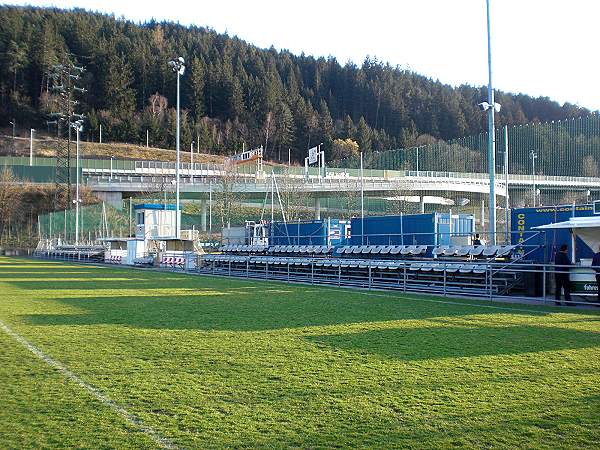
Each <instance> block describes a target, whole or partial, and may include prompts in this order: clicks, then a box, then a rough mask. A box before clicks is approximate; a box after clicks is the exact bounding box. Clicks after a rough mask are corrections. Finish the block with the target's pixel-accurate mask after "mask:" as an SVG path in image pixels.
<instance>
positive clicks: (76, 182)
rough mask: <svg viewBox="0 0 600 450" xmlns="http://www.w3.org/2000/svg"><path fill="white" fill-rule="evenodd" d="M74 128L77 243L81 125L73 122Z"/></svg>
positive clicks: (77, 234)
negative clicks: (75, 133) (75, 137)
mask: <svg viewBox="0 0 600 450" xmlns="http://www.w3.org/2000/svg"><path fill="white" fill-rule="evenodd" d="M75 125H76V126H75V130H76V131H77V147H76V148H77V151H76V156H75V160H76V166H77V167H76V172H77V173H76V176H75V177H76V178H75V180H76V181H75V245H79V202H80V200H79V132H80V131H81V126H80V124H79V123H77V122H75Z"/></svg>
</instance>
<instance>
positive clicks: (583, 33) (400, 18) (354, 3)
mask: <svg viewBox="0 0 600 450" xmlns="http://www.w3.org/2000/svg"><path fill="white" fill-rule="evenodd" d="M490 1H491V5H492V47H493V48H492V53H493V55H492V58H493V61H492V63H493V70H494V87H495V88H497V89H501V90H504V91H509V92H514V93H519V92H522V93H525V94H529V95H533V96H548V97H550V98H552V99H554V100H557V101H558V102H560V103H563V102H571V103H576V104H579V105H581V106H584V107H587V108H590V109H593V110H600V89H599V87H598V83H599V82H600V70H599V69H600V58H599V57H598V54H599V49H598V47H599V45H598V43H599V40H600V27H599V26H598V21H599V20H600V0H569V1H565V0H560V1H559V0H490ZM4 3H7V4H31V5H36V6H46V5H52V6H58V7H64V8H71V7H74V6H77V7H80V8H85V9H89V10H94V11H101V12H106V13H114V14H115V15H116V16H119V17H120V16H124V17H125V18H128V19H132V20H134V21H136V22H137V21H146V20H149V19H151V18H155V19H157V20H159V21H160V20H163V19H164V20H170V21H175V22H179V23H181V24H185V25H188V24H195V25H199V26H206V27H210V28H213V29H214V30H216V31H218V32H225V31H227V32H228V33H229V35H231V36H233V35H237V36H238V37H240V38H242V39H244V40H246V41H247V42H250V43H252V44H255V45H257V46H259V47H270V46H271V45H273V46H274V47H275V48H277V49H284V48H285V49H289V50H290V51H292V52H293V53H297V54H299V53H301V52H304V53H306V54H311V55H314V56H328V55H331V56H334V57H335V58H337V60H338V61H339V62H340V63H342V64H343V63H345V62H347V61H349V60H351V61H354V62H356V63H357V64H359V65H360V64H361V63H362V61H363V60H364V58H365V56H366V55H370V56H372V57H377V58H378V59H379V60H381V61H386V62H389V63H390V64H392V65H400V66H402V67H404V68H410V69H412V70H414V71H416V72H419V73H421V74H423V75H426V76H428V77H431V78H433V79H439V80H440V81H442V82H445V83H449V84H452V85H459V84H462V83H469V84H473V85H482V84H487V42H486V15H485V0H395V1H382V0H371V1H364V0H363V1H358V0H330V1H327V0H319V1H317V0H303V1H294V2H286V1H285V0H279V1H277V0H264V1H260V0H255V1H249V0H230V1H225V0H221V1H219V0H210V1H202V0H196V1H194V0H188V1H179V0H171V1H164V0H163V1H149V0H146V1H136V0H119V1H116V0H78V1H69V0H50V1H46V0H38V1H29V2H18V1H11V2H4Z"/></svg>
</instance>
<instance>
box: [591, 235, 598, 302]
mask: <svg viewBox="0 0 600 450" xmlns="http://www.w3.org/2000/svg"><path fill="white" fill-rule="evenodd" d="M592 267H593V268H594V270H595V271H596V286H598V299H597V300H596V301H597V303H598V306H600V246H598V253H594V259H592Z"/></svg>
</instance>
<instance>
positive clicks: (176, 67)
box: [169, 56, 185, 239]
mask: <svg viewBox="0 0 600 450" xmlns="http://www.w3.org/2000/svg"><path fill="white" fill-rule="evenodd" d="M184 62H185V61H184V59H183V58H182V57H181V56H180V57H179V58H177V59H176V60H173V61H169V65H170V66H171V67H172V69H173V72H176V73H177V118H176V122H177V126H176V132H175V160H176V162H175V164H176V167H175V237H176V238H177V239H179V238H180V237H181V230H180V228H181V224H180V218H179V76H180V75H183V73H184V72H185V65H184Z"/></svg>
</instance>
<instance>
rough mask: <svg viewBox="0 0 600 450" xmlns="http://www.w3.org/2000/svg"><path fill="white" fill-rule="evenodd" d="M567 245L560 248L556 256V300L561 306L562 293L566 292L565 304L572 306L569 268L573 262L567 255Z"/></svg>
mask: <svg viewBox="0 0 600 450" xmlns="http://www.w3.org/2000/svg"><path fill="white" fill-rule="evenodd" d="M567 248H568V247H567V244H563V245H561V246H560V250H559V251H558V252H556V255H555V256H554V265H555V266H557V267H555V268H554V282H555V284H556V289H555V291H554V300H555V303H556V304H557V305H560V292H561V290H564V291H565V302H566V304H567V305H570V304H571V287H570V286H569V267H568V266H570V265H571V260H570V259H569V255H567Z"/></svg>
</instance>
